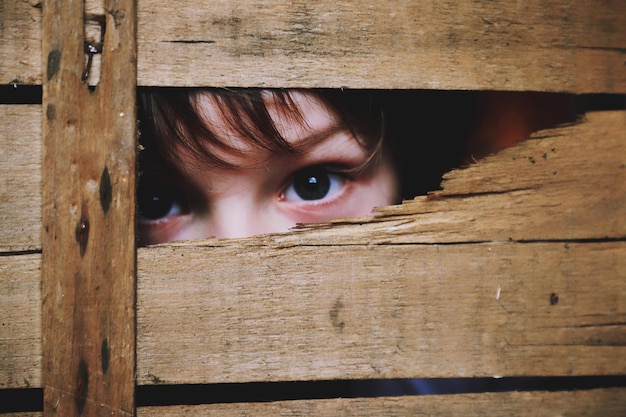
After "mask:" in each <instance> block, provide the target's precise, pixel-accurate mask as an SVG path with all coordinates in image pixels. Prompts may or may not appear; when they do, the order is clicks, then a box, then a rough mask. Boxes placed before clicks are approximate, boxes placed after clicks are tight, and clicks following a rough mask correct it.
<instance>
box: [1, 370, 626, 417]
mask: <svg viewBox="0 0 626 417" xmlns="http://www.w3.org/2000/svg"><path fill="white" fill-rule="evenodd" d="M624 387H626V375H615V376H576V377H512V378H431V379H373V380H335V381H290V382H250V383H229V384H204V385H202V384H182V385H141V386H137V387H136V390H135V403H136V405H137V407H149V406H168V405H200V404H224V403H250V402H271V401H290V400H313V399H333V398H375V397H398V396H407V395H451V394H479V393H485V392H511V391H552V392H555V391H574V390H592V389H601V388H624ZM40 411H43V389H42V388H25V389H0V414H5V413H16V412H40Z"/></svg>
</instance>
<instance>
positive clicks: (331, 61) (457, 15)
mask: <svg viewBox="0 0 626 417" xmlns="http://www.w3.org/2000/svg"><path fill="white" fill-rule="evenodd" d="M39 7H40V2H39V1H37V0H31V1H23V0H2V1H1V2H0V13H1V16H2V21H1V23H2V25H0V26H1V27H2V31H1V32H0V36H1V41H0V83H2V84H6V83H24V84H33V83H41V67H40V63H39V57H40V54H41V46H40V43H41V41H40V33H39V28H40V24H41V16H40V8H39ZM137 7H138V63H137V64H138V84H139V85H165V86H168V85H176V86H198V85H210V86H242V87H251V86H264V87H348V88H429V89H445V90H449V89H492V90H496V89H498V90H538V91H568V92H578V93H583V92H598V93H599V92H607V93H626V72H625V71H624V61H625V59H626V3H624V2H623V1H621V0H608V1H603V2H602V4H601V5H598V3H597V2H595V1H593V0H586V1H569V0H551V1H548V2H546V1H543V0H529V1H525V2H499V3H497V4H496V5H494V4H493V3H492V2H490V1H486V0H463V1H454V0H446V1H435V0H431V1H427V2H414V1H410V0H403V1H396V2H379V1H373V0H372V1H366V2H363V1H360V2H353V1H348V0H342V1H335V2H332V3H329V2H322V1H295V2H293V1H286V0H278V1H262V2H258V1H255V0H245V1H238V2H223V1H211V2H203V3H198V2H195V1H192V0H183V1H177V2H176V7H171V5H170V4H169V3H167V2H162V1H159V0H140V1H139V2H138V4H137Z"/></svg>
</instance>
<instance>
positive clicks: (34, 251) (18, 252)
mask: <svg viewBox="0 0 626 417" xmlns="http://www.w3.org/2000/svg"><path fill="white" fill-rule="evenodd" d="M41 253H42V250H41V249H26V250H15V251H6V252H0V257H2V256H17V255H39V254H41Z"/></svg>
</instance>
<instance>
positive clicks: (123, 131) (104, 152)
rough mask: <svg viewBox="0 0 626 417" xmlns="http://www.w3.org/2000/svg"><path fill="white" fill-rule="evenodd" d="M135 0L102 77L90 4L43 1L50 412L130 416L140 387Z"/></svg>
mask: <svg viewBox="0 0 626 417" xmlns="http://www.w3.org/2000/svg"><path fill="white" fill-rule="evenodd" d="M134 7H135V2H134V1H130V0H119V1H108V2H107V4H106V10H107V12H106V17H105V22H104V23H103V24H104V25H105V26H106V31H105V32H106V35H105V39H104V45H103V53H102V71H101V74H100V82H99V84H98V85H97V87H95V88H89V86H88V85H87V83H86V82H84V81H83V80H82V79H81V78H83V72H84V70H85V53H84V44H83V36H81V34H82V33H83V30H84V28H83V24H84V22H83V3H82V2H76V3H72V4H66V3H65V2H60V1H47V2H45V4H44V9H43V18H42V22H43V29H42V32H43V35H42V36H43V44H42V50H43V61H44V65H45V67H46V71H45V78H44V84H43V112H42V113H43V115H42V118H43V134H42V136H43V158H42V160H43V162H42V169H43V172H44V173H45V175H44V176H43V184H42V194H43V215H42V218H43V237H42V250H43V257H42V267H41V270H42V274H41V282H42V283H41V299H42V305H43V306H42V310H41V311H42V313H41V314H42V328H43V330H42V355H43V360H42V383H43V388H44V416H46V417H48V416H62V417H67V416H79V415H88V416H105V415H106V416H111V415H116V416H129V415H133V414H134V390H135V311H134V309H135V251H134V244H135V236H134V211H135V195H134V194H135V181H134V174H135V146H136V145H135V128H136V116H135V112H136V110H135V88H136V84H135V79H136V78H135V73H136V67H135V65H136V49H135V30H136V27H135V8H134Z"/></svg>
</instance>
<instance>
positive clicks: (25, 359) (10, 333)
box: [0, 254, 41, 388]
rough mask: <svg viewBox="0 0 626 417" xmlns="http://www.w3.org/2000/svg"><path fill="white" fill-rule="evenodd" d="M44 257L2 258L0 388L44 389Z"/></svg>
mask: <svg viewBox="0 0 626 417" xmlns="http://www.w3.org/2000/svg"><path fill="white" fill-rule="evenodd" d="M40 277H41V255H39V254H32V255H20V256H0V306H1V307H0V309H1V311H0V388H29V387H41V307H40V306H41V291H40V285H41V280H40Z"/></svg>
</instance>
